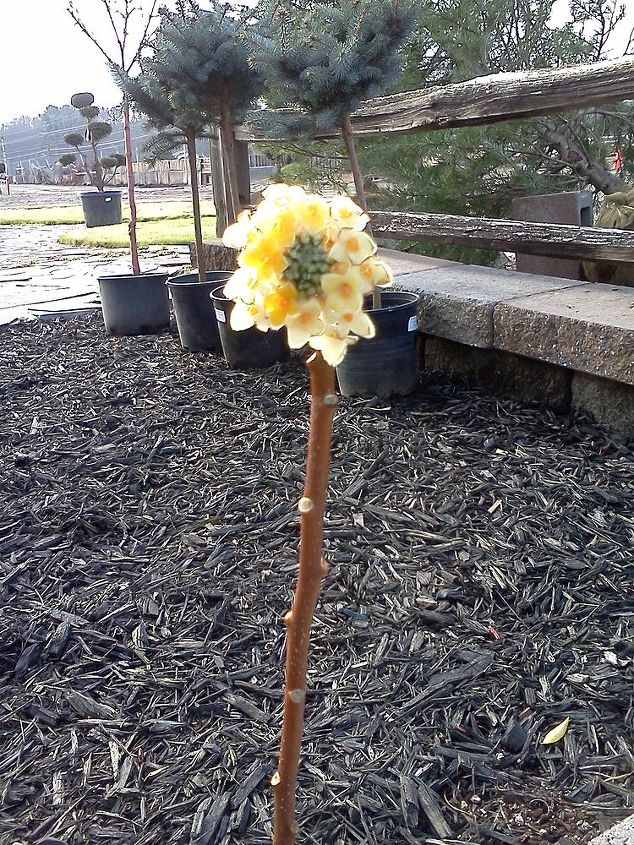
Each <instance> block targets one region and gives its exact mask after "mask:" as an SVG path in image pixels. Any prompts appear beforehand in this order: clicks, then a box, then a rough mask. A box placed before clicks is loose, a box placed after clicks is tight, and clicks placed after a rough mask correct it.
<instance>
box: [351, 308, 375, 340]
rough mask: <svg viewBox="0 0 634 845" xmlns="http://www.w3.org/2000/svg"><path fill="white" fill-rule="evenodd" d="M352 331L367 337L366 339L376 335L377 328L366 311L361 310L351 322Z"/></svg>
mask: <svg viewBox="0 0 634 845" xmlns="http://www.w3.org/2000/svg"><path fill="white" fill-rule="evenodd" d="M350 331H351V332H354V333H355V334H358V335H359V337H364V338H366V340H369V339H370V338H372V337H376V328H375V326H374V323H373V322H372V320H371V319H370V317H369V316H368V315H367V314H366V313H365V312H364V311H359V313H358V314H356V315H355V317H354V320H352V322H351V323H350Z"/></svg>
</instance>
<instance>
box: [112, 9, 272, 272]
mask: <svg viewBox="0 0 634 845" xmlns="http://www.w3.org/2000/svg"><path fill="white" fill-rule="evenodd" d="M161 17H162V20H161V25H160V27H159V28H158V30H157V32H156V34H155V36H154V38H153V40H152V42H151V43H150V45H149V47H150V48H151V53H150V54H149V55H148V56H146V57H143V58H142V59H141V62H140V64H141V73H140V74H139V76H137V77H135V78H130V77H129V76H125V75H123V74H121V73H119V74H118V77H119V81H120V84H121V87H122V88H123V90H124V91H125V93H126V94H127V95H128V96H129V97H130V98H131V100H132V101H133V102H134V103H135V104H136V106H137V107H138V108H139V109H140V111H142V112H143V113H144V114H145V115H146V116H147V118H148V122H149V124H150V125H151V126H152V127H154V128H155V129H157V130H159V133H160V134H159V136H158V139H157V141H156V142H155V143H154V145H153V146H154V149H153V152H154V155H157V154H158V153H159V152H161V151H166V150H167V149H169V148H172V149H173V148H174V147H175V146H176V145H177V144H178V143H179V142H181V141H182V139H183V138H184V140H185V143H186V144H187V152H188V158H189V167H190V173H191V186H192V201H193V207H194V230H195V236H196V249H197V254H198V271H199V276H200V279H201V281H204V279H205V266H204V259H203V246H202V230H201V221H200V197H199V192H198V179H197V168H196V138H197V137H199V136H200V135H202V134H204V133H206V132H207V131H208V130H209V127H211V126H217V127H219V129H220V136H221V140H222V147H223V154H224V166H225V178H226V179H227V182H228V188H229V191H228V193H229V197H230V206H231V208H229V209H228V217H229V221H228V222H230V223H231V222H233V220H234V219H235V217H236V215H237V212H238V210H239V200H238V186H237V177H236V167H235V155H234V140H233V139H234V133H233V129H234V125H235V124H236V123H237V122H239V121H240V120H241V119H242V118H243V117H244V114H245V113H246V111H247V110H248V109H249V108H251V107H252V106H253V104H254V102H255V100H256V98H257V97H258V96H259V94H260V93H261V91H262V89H263V82H262V78H261V76H260V74H259V72H258V71H257V70H255V69H254V68H253V67H252V66H251V65H250V63H249V55H248V54H249V47H248V43H247V41H246V38H245V31H246V28H247V27H248V22H247V16H246V14H239V13H237V12H236V11H235V9H234V8H233V7H232V6H231V5H230V4H227V3H221V2H218V0H212V2H211V8H210V9H205V11H202V10H201V9H200V8H199V7H198V5H197V4H196V3H192V2H189V3H183V2H181V3H179V8H178V10H177V11H176V12H169V11H167V10H162V12H161Z"/></svg>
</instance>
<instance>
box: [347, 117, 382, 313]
mask: <svg viewBox="0 0 634 845" xmlns="http://www.w3.org/2000/svg"><path fill="white" fill-rule="evenodd" d="M341 135H342V137H343V142H344V144H345V146H346V152H347V153H348V158H349V159H350V168H351V170H352V178H353V179H354V188H355V191H356V192H357V200H358V202H359V205H360V206H361V208H362V209H363V210H364V211H365V213H366V214H368V213H369V211H368V201H367V199H366V196H365V185H364V184H363V176H362V174H361V166H360V164H359V156H358V155H357V145H356V144H355V142H354V131H353V129H352V121H351V120H350V115H346V116H345V118H344V119H343V124H342V126H341ZM366 231H367V233H368V234H369V235H370V237H372V226H371V225H370V223H368V225H367V226H366ZM372 307H373V308H380V307H381V292H380V291H379V289H378V288H376V287H375V288H374V289H373V290H372Z"/></svg>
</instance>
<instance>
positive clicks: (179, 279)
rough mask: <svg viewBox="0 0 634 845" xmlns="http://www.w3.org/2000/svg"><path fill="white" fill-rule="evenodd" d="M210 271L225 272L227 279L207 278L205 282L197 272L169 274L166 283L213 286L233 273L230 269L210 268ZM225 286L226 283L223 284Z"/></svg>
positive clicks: (177, 286) (184, 285) (175, 285)
mask: <svg viewBox="0 0 634 845" xmlns="http://www.w3.org/2000/svg"><path fill="white" fill-rule="evenodd" d="M208 272H210V273H225V272H226V274H227V276H226V279H206V280H205V281H204V282H201V281H200V279H198V277H197V274H195V273H186V274H184V275H183V276H168V279H167V281H166V282H165V284H166V285H167V286H168V287H176V288H186V287H195V288H206V287H209V285H211V286H213V287H217V286H218V282H220V281H222V282H225V281H227V280H228V279H229V277H230V276H231V275H232V273H231V271H230V270H226V271H225V270H209V271H208ZM188 276H196V278H195V279H194V278H191V279H188V278H187V277H188ZM222 287H224V284H223V285H222Z"/></svg>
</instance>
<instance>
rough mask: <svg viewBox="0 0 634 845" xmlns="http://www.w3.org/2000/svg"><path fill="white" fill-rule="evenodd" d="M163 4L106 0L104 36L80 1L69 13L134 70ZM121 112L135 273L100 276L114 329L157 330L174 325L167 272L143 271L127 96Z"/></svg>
mask: <svg viewBox="0 0 634 845" xmlns="http://www.w3.org/2000/svg"><path fill="white" fill-rule="evenodd" d="M157 4H158V0H152V2H151V4H150V5H149V6H145V7H144V8H141V7H139V6H137V5H135V4H133V3H128V2H124V3H121V2H120V0H102V4H101V5H102V13H103V15H104V20H105V21H106V22H107V26H106V27H102V28H100V29H99V37H97V35H95V34H94V32H93V30H92V29H89V27H88V26H87V24H86V23H85V20H84V18H83V17H82V15H81V12H80V9H79V8H78V6H77V5H76V4H75V3H74V2H70V3H69V5H68V13H69V14H70V16H71V18H72V19H73V21H74V22H75V24H76V25H77V26H78V27H79V29H80V30H81V32H82V33H83V34H84V35H85V36H86V37H87V38H88V39H89V40H90V41H91V42H92V44H93V45H94V46H95V47H96V49H97V50H98V51H99V52H100V53H101V55H102V56H103V58H104V59H105V60H106V62H107V63H108V66H109V67H110V68H111V69H113V70H114V71H115V73H116V72H122V73H129V72H130V71H131V70H132V69H133V68H134V67H135V65H136V64H137V63H138V60H139V56H140V54H141V50H142V49H143V47H144V45H145V40H146V38H147V36H148V34H149V33H150V31H151V29H152V27H153V25H154V24H155V22H156V18H157V15H156V8H157ZM79 5H81V4H79ZM93 14H94V13H93ZM93 19H94V18H93ZM86 98H87V99H86ZM74 99H76V100H78V102H77V105H78V106H80V107H81V106H84V105H91V104H92V94H88V95H76V97H75V98H74ZM121 112H122V118H123V138H124V145H125V158H124V159H123V161H124V163H125V164H126V169H127V189H128V203H129V206H130V222H129V224H128V234H129V238H130V262H131V265H132V273H131V274H130V273H125V274H121V275H117V276H100V277H99V290H100V293H101V308H102V311H103V317H104V323H105V325H106V330H107V332H108V333H109V334H115V335H137V334H154V333H157V332H160V331H163V330H165V329H167V328H169V321H170V304H169V296H168V292H167V288H166V287H165V282H166V281H167V273H141V266H140V262H139V249H138V244H137V207H136V194H135V186H134V167H133V154H132V134H131V130H130V103H129V101H128V99H127V98H126V97H124V98H123V104H122V109H121ZM60 161H61V160H60ZM103 163H104V160H102V164H103Z"/></svg>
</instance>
